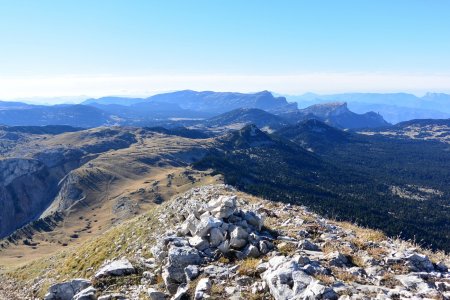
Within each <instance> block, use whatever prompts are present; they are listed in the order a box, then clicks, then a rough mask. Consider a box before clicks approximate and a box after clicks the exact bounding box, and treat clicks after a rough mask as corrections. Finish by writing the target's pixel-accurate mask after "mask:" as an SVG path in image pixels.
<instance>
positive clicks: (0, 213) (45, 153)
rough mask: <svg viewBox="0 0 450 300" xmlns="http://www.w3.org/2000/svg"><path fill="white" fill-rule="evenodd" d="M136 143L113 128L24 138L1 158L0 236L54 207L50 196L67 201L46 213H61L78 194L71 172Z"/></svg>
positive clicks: (128, 134) (130, 135)
mask: <svg viewBox="0 0 450 300" xmlns="http://www.w3.org/2000/svg"><path fill="white" fill-rule="evenodd" d="M2 141H4V137H0V145H1V142H2ZM135 142H136V140H135V138H134V134H133V133H131V132H125V131H122V130H118V129H113V128H97V129H92V130H85V131H78V132H69V133H63V134H56V135H48V134H42V135H41V134H35V135H29V134H28V135H27V133H25V134H23V137H22V139H21V140H20V141H17V142H16V143H15V145H14V147H10V148H8V149H6V150H5V153H2V155H1V156H0V238H3V237H5V236H7V235H9V234H11V233H12V232H13V231H14V230H16V229H18V228H20V227H22V226H24V225H26V224H28V223H30V222H32V221H35V220H36V219H37V218H39V217H40V216H42V214H43V213H44V212H45V211H46V210H47V209H49V208H50V207H51V206H55V205H52V203H53V202H55V198H56V200H58V199H59V198H61V197H65V198H68V199H69V200H70V201H69V200H68V201H56V202H57V204H56V206H58V205H60V206H61V205H62V206H61V207H57V208H58V209H55V210H52V211H51V213H54V212H56V211H59V212H62V213H64V210H65V209H66V208H67V206H70V204H71V203H73V202H75V201H76V200H77V199H78V198H77V196H79V195H81V192H80V191H77V185H76V182H75V181H76V180H75V179H74V178H72V177H71V176H70V173H71V171H73V170H75V169H77V168H79V167H80V166H82V165H84V164H86V163H87V162H89V161H90V160H92V159H94V158H96V157H97V156H98V155H100V154H101V153H104V152H107V151H109V150H117V149H122V148H126V147H128V146H130V145H131V144H133V143H135ZM58 195H59V197H58ZM61 202H62V203H63V204H61ZM64 205H66V206H64ZM51 213H48V214H45V215H44V217H45V216H50V215H51Z"/></svg>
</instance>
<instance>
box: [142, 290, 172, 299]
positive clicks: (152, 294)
mask: <svg viewBox="0 0 450 300" xmlns="http://www.w3.org/2000/svg"><path fill="white" fill-rule="evenodd" d="M147 295H148V298H149V299H150V300H166V299H167V298H168V297H167V295H166V294H165V293H163V292H160V291H158V290H155V289H154V288H149V289H148V290H147Z"/></svg>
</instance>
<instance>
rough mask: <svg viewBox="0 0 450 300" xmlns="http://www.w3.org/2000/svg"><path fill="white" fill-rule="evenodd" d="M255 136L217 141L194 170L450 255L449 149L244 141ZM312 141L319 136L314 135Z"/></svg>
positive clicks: (398, 143)
mask: <svg viewBox="0 0 450 300" xmlns="http://www.w3.org/2000/svg"><path fill="white" fill-rule="evenodd" d="M324 126H326V125H324ZM330 130H332V129H330ZM252 131H254V130H253V129H252V128H251V127H245V128H243V129H242V130H241V131H238V132H234V133H230V134H229V135H227V136H225V137H221V138H219V142H220V143H221V146H220V147H219V149H214V150H213V151H211V152H210V153H209V154H208V155H206V156H205V157H204V158H203V159H202V160H200V161H199V162H197V163H195V164H194V166H195V167H197V168H199V169H200V170H206V169H213V170H215V171H216V172H217V173H219V174H222V175H223V176H224V178H225V182H226V183H228V184H232V185H234V186H236V187H237V188H239V189H242V190H243V191H246V192H249V193H252V194H254V195H258V196H263V197H266V198H267V199H270V200H273V201H285V202H290V203H299V204H303V205H307V206H308V207H310V208H312V209H315V210H317V211H318V212H320V213H321V214H323V215H326V216H329V217H336V218H340V219H345V220H352V221H357V222H358V223H360V224H362V225H364V226H369V227H374V228H379V229H382V230H384V231H385V232H386V233H388V234H389V235H392V236H395V235H399V234H400V236H401V237H404V238H406V239H412V238H416V239H417V240H418V241H420V242H422V243H424V244H426V245H428V246H429V247H433V248H440V249H447V250H448V249H450V248H449V247H450V244H449V241H450V239H449V236H448V234H446V232H450V230H443V228H445V229H447V228H448V229H450V227H449V226H450V219H449V218H448V216H449V215H450V211H448V209H449V207H448V200H447V195H449V194H450V190H449V189H448V182H450V178H449V175H450V174H449V172H448V170H449V168H450V165H449V161H450V157H449V152H448V151H446V146H445V145H442V144H429V143H427V144H425V143H423V142H422V143H421V142H416V141H414V142H405V141H404V140H394V141H393V140H391V139H370V138H367V137H365V136H360V135H356V134H353V135H349V136H348V140H347V141H346V140H343V141H342V140H338V142H337V143H333V141H330V140H328V139H327V138H326V136H324V138H323V140H325V143H333V146H332V147H330V146H323V145H322V144H321V142H320V140H317V144H319V145H318V146H317V145H315V144H314V143H313V144H309V145H308V144H306V145H305V142H308V140H309V141H314V142H316V138H309V139H297V141H296V142H297V143H298V144H295V143H292V142H291V143H289V141H287V140H284V139H280V137H278V136H276V135H275V136H269V135H267V134H265V133H263V132H261V131H259V130H258V131H256V132H257V134H253V135H252V134H246V133H248V132H252ZM299 134H303V135H306V136H307V135H308V134H309V133H308V132H303V133H301V132H299ZM312 134H313V136H314V135H315V136H316V137H317V135H318V133H317V132H316V131H312ZM291 136H292V134H291ZM281 138H282V137H281ZM293 141H295V139H293ZM302 141H305V142H302ZM325 145H326V144H325ZM305 148H306V149H308V150H309V151H306V150H305ZM220 149H224V150H226V151H223V150H220ZM319 150H322V151H319ZM311 151H312V153H311ZM424 153H425V154H424ZM387 161H389V162H390V163H389V164H387V163H386V162H387ZM411 161H414V162H415V163H414V164H411V163H410V162H411ZM396 187H400V188H401V189H402V190H405V191H409V193H412V194H414V193H419V194H422V193H425V198H426V199H427V200H428V201H411V199H410V198H408V197H404V196H403V194H399V193H397V192H395V188H396ZM421 191H422V192H421ZM406 208H407V209H406ZM383 220H395V222H394V221H393V222H385V221H383ZM444 232H445V233H444Z"/></svg>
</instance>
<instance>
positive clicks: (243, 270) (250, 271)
mask: <svg viewBox="0 0 450 300" xmlns="http://www.w3.org/2000/svg"><path fill="white" fill-rule="evenodd" d="M259 263H260V260H259V259H256V258H246V259H245V260H244V261H243V262H242V263H241V264H240V265H239V269H238V271H237V272H238V274H239V275H247V276H251V277H255V276H256V275H257V274H256V267H257V266H258V265H259Z"/></svg>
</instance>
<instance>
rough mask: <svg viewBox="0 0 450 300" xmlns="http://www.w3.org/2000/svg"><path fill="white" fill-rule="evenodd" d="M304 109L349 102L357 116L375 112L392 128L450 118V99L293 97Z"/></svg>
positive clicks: (433, 95)
mask: <svg viewBox="0 0 450 300" xmlns="http://www.w3.org/2000/svg"><path fill="white" fill-rule="evenodd" d="M287 98H288V100H290V101H295V102H297V103H298V105H299V106H300V107H307V106H311V105H314V104H320V103H327V102H346V103H348V106H349V108H350V109H351V110H352V111H354V112H357V113H365V112H368V111H375V112H377V113H379V114H381V115H382V116H383V117H384V119H385V120H386V121H388V122H390V123H392V124H396V123H399V122H402V121H408V120H412V119H446V118H450V95H448V94H442V93H427V94H425V95H424V96H423V97H418V96H415V95H413V94H407V93H389V94H379V93H346V94H333V95H318V94H313V93H307V94H304V95H301V96H289V97H287Z"/></svg>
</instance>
